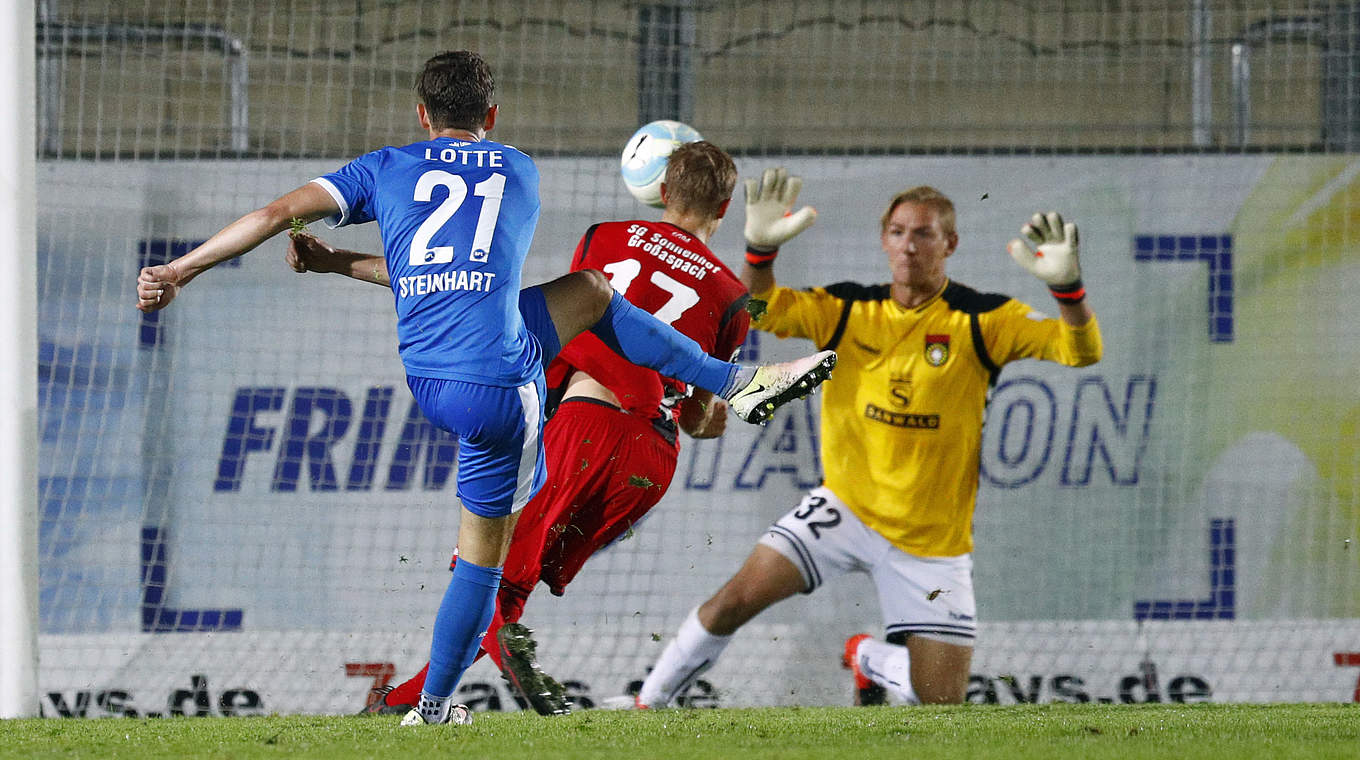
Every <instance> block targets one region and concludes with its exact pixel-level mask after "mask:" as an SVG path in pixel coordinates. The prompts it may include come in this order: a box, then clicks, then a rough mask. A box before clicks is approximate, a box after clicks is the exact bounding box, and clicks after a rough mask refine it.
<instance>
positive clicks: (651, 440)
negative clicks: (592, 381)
mask: <svg viewBox="0 0 1360 760" xmlns="http://www.w3.org/2000/svg"><path fill="white" fill-rule="evenodd" d="M543 445H544V448H545V449H546V451H547V466H548V482H547V484H546V485H544V486H543V490H541V491H539V492H538V495H537V496H535V497H534V498H533V500H531V501H530V502H529V504H528V505H527V506H525V507H524V509H523V510H522V511H521V512H520V514H519V522H518V523H517V524H516V526H515V534H514V536H513V537H512V538H511V540H510V552H509V555H508V556H507V557H506V560H505V571H504V576H503V578H502V581H501V586H502V589H503V591H504V592H506V593H502V597H505V596H506V594H507V593H508V594H509V595H510V596H518V597H519V599H518V600H517V601H518V605H516V606H522V605H523V597H524V596H528V594H529V592H531V591H532V590H533V588H534V586H535V585H536V584H537V583H538V581H540V580H542V581H543V582H544V583H546V584H548V588H549V589H550V590H551V591H552V593H553V594H556V595H558V596H561V595H562V593H563V592H564V591H565V590H566V586H567V584H568V583H571V580H572V579H573V578H575V577H576V574H577V573H578V572H580V570H581V566H582V565H584V564H585V562H586V560H587V559H589V558H590V555H592V554H594V553H595V552H597V551H599V550H600V549H602V548H604V547H605V546H607V545H608V544H609V543H610V542H611V541H613V540H614V539H616V538H618V537H619V536H621V535H623V534H624V533H626V532H628V530H629V529H630V528H632V527H633V525H635V524H636V523H637V522H638V521H639V520H641V519H642V517H643V516H644V515H646V514H647V512H648V511H649V510H651V508H652V507H654V506H656V503H657V502H658V501H660V500H661V497H662V496H663V495H664V494H665V493H666V489H667V488H668V487H669V486H670V484H671V478H673V477H674V476H675V463H676V459H677V457H678V455H679V449H678V448H677V447H676V445H675V444H674V443H671V442H669V441H667V440H666V439H665V438H664V437H662V435H661V434H660V433H659V432H658V431H657V429H656V428H655V427H654V426H653V424H652V421H651V420H648V419H644V418H642V417H639V416H637V415H634V414H629V413H628V412H625V411H622V410H620V409H616V408H614V407H612V406H609V405H607V404H603V403H600V402H595V401H592V400H588V399H579V398H575V399H567V400H566V401H564V402H562V405H561V406H560V407H559V408H558V409H557V412H556V413H555V414H554V415H553V416H552V418H551V419H549V420H548V423H547V425H545V426H544V428H543ZM515 592H518V593H515ZM505 601H507V600H506V599H502V602H505ZM502 612H503V613H511V610H508V609H506V610H502ZM514 612H516V613H517V612H518V610H515V611H514ZM518 617H519V616H518V614H506V620H507V621H508V620H513V619H517V618H518Z"/></svg>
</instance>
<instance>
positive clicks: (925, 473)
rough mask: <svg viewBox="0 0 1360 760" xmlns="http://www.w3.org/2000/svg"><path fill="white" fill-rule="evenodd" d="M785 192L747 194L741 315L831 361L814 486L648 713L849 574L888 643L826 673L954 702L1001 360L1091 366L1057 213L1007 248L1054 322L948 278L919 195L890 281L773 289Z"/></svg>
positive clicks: (706, 619) (643, 698) (711, 603)
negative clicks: (1044, 294) (744, 640)
mask: <svg viewBox="0 0 1360 760" xmlns="http://www.w3.org/2000/svg"><path fill="white" fill-rule="evenodd" d="M799 185H800V182H799V180H798V179H797V178H792V177H786V176H785V175H784V173H783V170H768V171H767V172H766V173H765V175H764V176H763V177H762V179H761V181H760V182H759V184H757V183H755V182H754V181H752V180H748V181H747V187H746V193H747V197H746V241H747V249H748V250H747V256H746V265H745V266H744V268H743V270H742V281H743V282H745V283H746V286H747V287H748V288H749V289H750V291H751V298H752V300H753V301H757V300H763V301H766V302H767V304H768V306H767V309H766V310H765V312H764V314H763V315H761V316H760V317H759V318H758V319H757V320H756V322H755V326H756V327H757V328H759V329H762V330H767V331H770V332H773V333H774V334H775V335H778V336H779V337H787V336H797V337H802V338H809V339H811V340H812V341H814V342H815V343H816V344H817V345H818V346H821V347H824V348H834V349H836V350H837V351H838V352H839V357H840V358H839V364H838V365H837V367H836V375H835V377H834V378H832V379H831V380H829V381H828V382H827V383H826V393H825V395H824V396H823V397H822V411H821V431H822V438H821V454H822V462H823V463H824V466H825V481H824V483H823V485H822V486H821V487H818V488H816V489H813V490H812V491H811V492H810V493H808V494H807V496H806V497H805V498H804V499H803V500H802V503H800V504H799V505H798V506H797V507H795V508H794V509H793V510H792V511H790V512H789V513H788V514H786V515H784V516H783V517H782V518H780V519H779V520H777V521H776V522H775V523H774V525H772V526H771V527H770V529H769V531H768V532H767V533H766V534H765V535H764V536H763V537H762V538H761V539H760V540H759V541H758V543H757V544H756V546H755V549H754V550H753V551H752V552H751V555H750V556H749V557H748V558H747V559H746V562H745V564H743V566H742V567H741V569H740V570H738V571H737V573H736V575H735V576H733V577H732V579H731V580H729V581H728V582H727V584H726V585H724V586H723V587H722V588H721V589H719V590H718V592H717V593H716V594H715V595H714V596H713V597H712V598H710V599H709V600H707V601H705V602H704V603H703V604H701V605H699V607H698V608H697V609H695V610H694V611H693V612H691V613H690V615H689V616H688V618H687V619H686V620H685V621H684V623H683V624H682V625H681V626H680V630H679V632H678V634H677V635H676V637H675V638H674V639H673V640H672V641H671V642H670V643H669V644H668V645H667V647H666V649H665V650H664V652H663V653H662V655H661V658H660V660H659V661H658V662H657V664H656V666H655V668H654V669H653V670H652V672H651V674H650V675H649V676H648V677H647V679H646V681H645V682H644V683H643V686H642V690H641V693H640V694H639V695H638V697H637V701H636V703H637V705H638V706H639V707H663V706H665V705H667V704H669V703H670V702H671V700H672V699H674V698H675V697H676V696H678V695H680V694H681V693H683V692H684V691H685V689H687V688H688V687H689V685H690V684H691V683H692V682H693V680H694V679H695V678H696V677H697V676H698V675H699V674H700V673H702V672H703V671H705V670H706V669H708V668H709V667H711V666H712V664H713V663H714V662H716V661H717V659H718V657H719V655H720V654H721V653H722V651H723V649H724V648H725V647H726V646H727V644H728V642H729V641H730V640H731V637H732V635H733V634H734V633H736V631H737V629H738V628H740V627H741V626H742V625H744V624H745V623H746V622H747V621H748V620H750V619H751V618H753V617H755V616H756V615H757V614H759V613H760V612H761V611H762V610H764V609H765V608H766V607H769V606H770V605H771V604H774V603H775V602H778V601H780V600H782V599H785V598H788V597H789V596H792V595H793V594H795V593H798V592H802V593H811V592H813V591H815V590H817V588H818V587H819V586H821V585H822V584H823V583H825V582H826V581H827V579H829V578H832V577H835V576H838V575H842V574H844V573H848V572H863V573H867V574H868V575H869V576H870V577H871V578H872V579H873V581H874V585H875V587H876V588H877V591H878V597H879V604H880V608H881V613H882V616H883V621H884V626H885V629H886V640H879V639H876V638H872V637H870V636H869V635H867V634H859V635H856V636H852V637H851V638H850V639H849V640H848V641H847V642H846V646H845V650H844V652H843V654H842V658H843V659H842V662H843V664H844V665H845V666H846V667H847V668H850V669H851V670H852V671H853V674H854V678H855V686H856V700H855V701H856V704H870V703H881V702H884V701H886V697H887V695H888V694H891V695H893V696H894V697H896V699H897V700H899V701H903V702H907V703H916V702H924V703H959V702H962V701H963V699H964V696H965V694H966V690H967V684H968V674H969V664H970V662H971V660H972V652H973V641H974V636H975V634H976V626H977V622H976V609H975V603H974V596H973V582H972V566H973V560H972V551H973V537H972V523H973V508H974V504H975V502H976V497H977V486H978V470H979V457H980V445H981V438H982V422H983V410H984V408H985V406H986V403H987V394H988V391H989V389H990V388H991V387H992V386H994V385H995V384H996V380H997V375H998V374H999V373H1000V371H1001V368H1002V367H1003V366H1005V365H1006V364H1007V363H1009V362H1011V361H1014V360H1016V359H1025V358H1034V359H1046V360H1048V361H1053V362H1058V363H1060V364H1065V365H1068V366H1076V367H1080V366H1086V365H1089V364H1092V363H1094V362H1096V361H1098V360H1099V359H1100V356H1101V339H1100V330H1099V327H1098V326H1097V324H1096V319H1095V315H1094V313H1093V312H1092V311H1091V308H1090V307H1089V306H1088V305H1087V303H1086V300H1085V291H1084V289H1083V288H1082V282H1081V271H1080V268H1079V266H1078V259H1077V227H1076V225H1075V224H1072V223H1070V222H1064V221H1063V219H1062V217H1061V216H1059V215H1058V214H1057V213H1047V214H1036V215H1034V217H1033V218H1032V219H1031V220H1030V222H1029V223H1028V224H1025V225H1024V227H1023V228H1022V233H1023V236H1024V238H1026V239H1027V240H1028V242H1026V240H1022V239H1019V238H1017V239H1015V240H1013V241H1011V243H1010V244H1009V246H1008V250H1009V252H1010V255H1011V257H1012V258H1014V259H1015V261H1016V262H1017V263H1018V264H1019V265H1020V266H1022V267H1024V268H1025V269H1026V270H1028V271H1029V272H1031V273H1032V274H1034V275H1035V276H1036V277H1038V278H1039V279H1040V280H1042V281H1043V282H1044V283H1045V284H1046V285H1047V286H1048V288H1049V291H1050V292H1051V293H1052V296H1053V297H1054V298H1055V299H1056V301H1057V308H1058V314H1059V318H1058V319H1052V318H1047V317H1044V316H1042V315H1040V314H1039V313H1038V312H1036V311H1035V310H1034V309H1032V308H1031V307H1029V306H1027V305H1025V304H1023V303H1021V302H1019V301H1016V300H1014V299H1011V298H1009V297H1007V296H1004V295H996V294H989V293H979V292H977V291H975V290H973V289H971V288H969V287H967V286H965V285H963V284H961V283H958V282H954V281H952V280H950V279H949V277H948V276H947V275H946V274H945V262H946V260H947V259H948V258H949V256H950V255H952V254H953V253H954V251H955V249H956V247H957V246H958V234H957V232H956V231H955V219H954V205H953V203H952V202H951V201H950V200H949V198H947V197H946V196H944V195H943V194H941V193H940V192H939V191H937V190H935V189H934V188H930V187H915V188H912V189H910V190H906V191H904V192H901V193H899V194H898V195H897V196H895V197H894V198H893V199H892V201H891V202H890V203H889V204H888V208H887V210H886V211H885V212H884V213H883V217H882V219H881V230H880V232H881V236H880V241H881V244H882V248H883V252H884V254H886V256H887V265H888V272H889V274H890V276H891V282H889V283H888V284H883V285H869V286H865V285H858V284H854V283H848V282H846V283H839V284H836V285H829V286H826V287H818V288H812V289H810V290H793V289H791V288H788V287H783V286H778V285H776V283H775V277H774V269H773V264H774V261H775V257H776V254H777V253H778V246H779V245H780V244H782V243H784V242H785V241H786V240H787V235H786V234H785V230H784V227H785V225H786V224H787V221H786V217H785V216H784V214H785V212H786V211H787V210H788V209H789V208H791V206H792V203H793V200H794V199H795V198H796V197H797V193H798V189H799Z"/></svg>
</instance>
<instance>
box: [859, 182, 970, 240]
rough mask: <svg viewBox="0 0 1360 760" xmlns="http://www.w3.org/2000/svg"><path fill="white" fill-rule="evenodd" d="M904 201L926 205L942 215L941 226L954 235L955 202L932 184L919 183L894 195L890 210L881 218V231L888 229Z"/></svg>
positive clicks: (947, 232) (948, 233) (947, 234)
mask: <svg viewBox="0 0 1360 760" xmlns="http://www.w3.org/2000/svg"><path fill="white" fill-rule="evenodd" d="M903 203H910V204H913V205H917V206H925V207H926V208H929V209H932V210H934V211H935V213H936V214H937V215H939V217H940V228H941V229H943V230H944V234H945V235H946V236H950V237H952V236H953V235H954V233H955V231H956V230H955V224H956V223H955V218H954V202H953V201H951V200H949V196H947V195H945V194H944V193H942V192H940V191H939V190H936V189H935V188H933V187H931V186H930V185H917V186H916V187H913V188H908V189H906V190H903V191H902V192H900V193H898V194H897V195H894V196H893V199H892V200H891V201H889V203H888V210H887V211H884V212H883V218H882V219H880V220H879V226H878V229H879V231H880V232H883V231H886V230H887V229H888V220H889V219H891V218H892V215H893V212H894V211H896V210H897V207H898V206H901V205H902V204H903Z"/></svg>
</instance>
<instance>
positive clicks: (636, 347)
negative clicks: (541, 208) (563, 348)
mask: <svg viewBox="0 0 1360 760" xmlns="http://www.w3.org/2000/svg"><path fill="white" fill-rule="evenodd" d="M536 288H537V290H538V291H539V292H540V293H541V294H542V298H543V304H544V306H545V307H546V309H547V312H548V314H549V315H550V317H551V319H552V322H553V326H554V328H555V329H556V332H557V337H558V339H559V341H560V343H561V344H562V345H566V344H567V343H568V342H570V341H571V339H572V338H574V337H576V336H577V335H578V334H580V333H581V332H582V331H584V330H589V331H590V332H591V333H593V334H594V335H595V336H596V337H598V338H599V339H600V340H601V341H603V342H604V344H605V345H606V346H608V347H609V349H610V350H611V351H613V352H614V353H616V354H618V355H619V356H622V357H623V358H625V359H627V360H628V361H630V362H632V363H633V364H636V365H638V366H640V367H646V368H647V369H653V370H656V371H657V372H659V373H661V374H662V375H665V376H666V377H673V378H676V379H677V380H682V381H684V382H686V383H689V384H690V385H694V386H697V387H699V388H703V389H704V390H707V391H711V392H713V393H715V394H717V395H718V396H720V397H722V398H724V399H726V400H727V401H728V402H729V403H730V404H731V406H732V410H733V411H734V412H736V414H737V416H738V417H740V418H741V419H743V420H745V421H746V422H751V423H757V424H759V423H763V422H765V421H767V420H769V418H770V416H771V415H772V414H773V413H774V410H775V409H777V408H778V407H779V406H780V405H782V404H785V403H787V402H789V401H792V400H793V399H796V398H802V397H803V396H806V395H807V394H809V393H811V392H812V389H813V388H815V387H817V385H818V384H819V383H821V382H822V381H823V380H825V379H827V378H828V377H830V376H831V368H832V367H834V366H836V353H835V352H834V351H820V352H818V353H816V354H813V355H812V356H808V357H804V358H802V359H798V360H796V361H792V362H782V363H780V364H771V365H765V366H755V365H737V364H733V363H732V362H726V361H722V360H721V359H717V358H715V357H712V356H709V355H708V354H707V353H705V352H704V350H703V348H702V347H701V346H700V345H699V344H698V343H697V342H696V341H694V340H693V339H691V338H690V337H689V336H687V335H685V334H684V333H681V332H679V331H677V330H676V329H675V328H673V327H671V326H670V325H668V324H666V323H665V322H662V321H661V320H659V319H657V318H656V317H654V316H652V315H651V314H648V313H647V312H646V311H644V310H643V309H639V308H638V307H637V306H634V305H633V304H631V303H629V302H628V301H627V299H625V298H624V297H623V296H621V295H619V294H618V293H617V292H615V291H614V290H613V288H611V287H610V286H609V278H607V277H605V276H604V274H603V273H601V272H598V271H595V270H582V271H578V272H572V273H571V274H569V275H566V276H564V277H559V278H558V279H556V280H553V281H552V282H549V283H544V284H543V285H539V286H536ZM535 297H536V296H535ZM522 308H523V300H522Z"/></svg>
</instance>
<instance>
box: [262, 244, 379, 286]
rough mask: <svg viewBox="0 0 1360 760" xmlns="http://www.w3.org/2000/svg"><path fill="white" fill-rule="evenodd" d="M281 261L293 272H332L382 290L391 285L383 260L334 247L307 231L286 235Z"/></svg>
mask: <svg viewBox="0 0 1360 760" xmlns="http://www.w3.org/2000/svg"><path fill="white" fill-rule="evenodd" d="M288 237H289V242H288V253H287V255H286V256H285V260H286V261H287V262H288V266H290V267H292V268H293V271H294V272H332V273H335V274H342V275H344V276H346V277H349V278H352V279H355V280H360V281H362V282H371V283H373V284H375V285H382V286H384V287H386V286H390V285H391V284H392V279H391V278H390V277H389V276H388V274H387V259H386V258H384V257H382V256H380V255H377V254H372V253H361V252H359V251H351V250H347V249H345V248H336V247H335V246H333V245H331V244H330V243H327V242H326V241H324V240H322V239H321V238H319V237H317V236H315V235H313V234H311V233H310V232H294V233H289V235H288Z"/></svg>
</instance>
